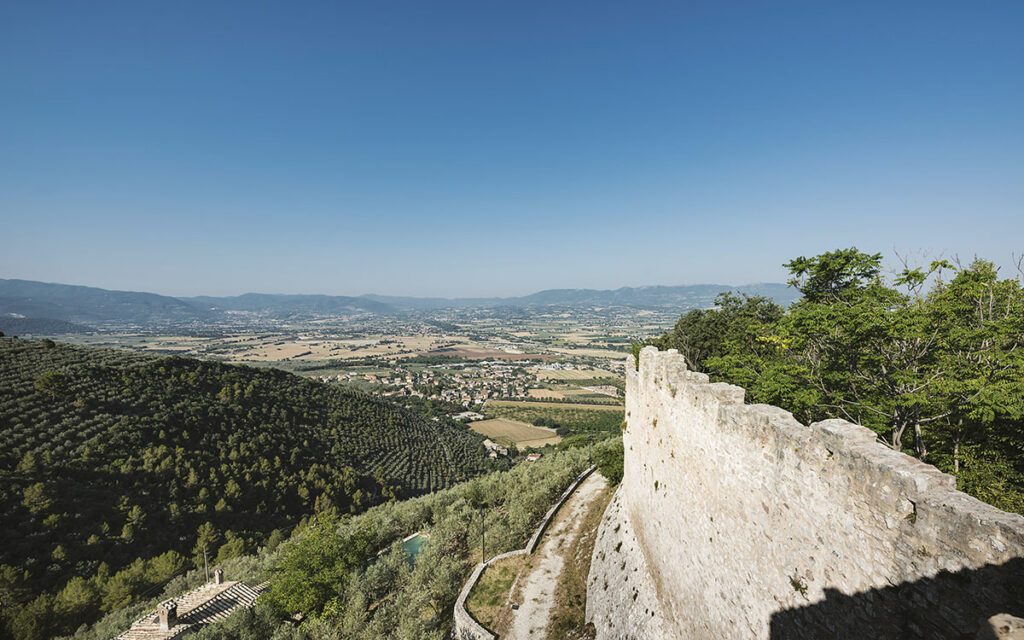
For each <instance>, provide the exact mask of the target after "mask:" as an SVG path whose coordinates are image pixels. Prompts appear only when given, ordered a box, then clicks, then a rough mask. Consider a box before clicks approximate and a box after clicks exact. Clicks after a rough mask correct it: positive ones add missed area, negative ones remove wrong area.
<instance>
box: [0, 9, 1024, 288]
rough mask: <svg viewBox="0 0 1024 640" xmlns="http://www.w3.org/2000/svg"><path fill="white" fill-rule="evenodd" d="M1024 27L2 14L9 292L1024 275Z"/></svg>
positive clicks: (1, 155)
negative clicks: (994, 265)
mask: <svg viewBox="0 0 1024 640" xmlns="http://www.w3.org/2000/svg"><path fill="white" fill-rule="evenodd" d="M1021 33H1024V3H1021V2H1019V1H1017V0H1014V1H1007V2H998V1H991V2H956V3H949V2H934V1H932V2H877V3H875V2H856V3H833V2H820V1H819V2H803V3H790V2H756V3H755V2H750V3H747V2H729V3H723V2H706V3H703V2H701V3H696V2H671V3H660V2H630V3H627V2H601V1H587V2H578V3H575V2H528V1H525V0H522V1H518V2H491V1H483V0H475V1H473V2H445V1H440V0H439V1H436V2H423V1H422V0H420V1H415V2H406V1H404V0H391V1H387V2H359V3H354V2H324V3H306V2H279V3H259V2H245V3H234V4H232V3H209V2H197V3H186V2H139V1H132V2H124V3H114V2H96V3H84V2H68V3H57V2H10V1H7V0H3V1H0V277H15V278H26V279H33V280H46V281H56V282H67V283H73V284H87V285H93V286H101V287H107V288H119V289H135V290H147V291H156V292H159V293H167V294H172V295H191V294H213V295H219V294H236V293H243V292H246V291H264V292H288V293H299V292H307V293H309V292H316V293H334V294H360V293H366V292H375V293H387V294H406V295H446V296H459V295H516V294H524V293H530V292H532V291H535V290H538V289H544V288H555V287H593V288H616V287H620V286H626V285H644V284H683V283H698V282H715V283H730V284H739V283H746V282H756V281H778V280H782V279H783V278H784V277H785V273H784V270H783V269H782V267H781V263H783V262H785V261H786V260H788V259H790V258H792V257H794V256H797V255H801V254H803V255H811V254H814V253H818V252H820V251H824V250H828V249H833V248H836V247H842V246H850V245H856V246H858V247H860V248H861V249H864V250H871V251H882V252H884V253H886V255H887V256H889V257H892V252H893V249H894V248H895V249H897V250H899V251H901V252H909V253H918V254H919V253H921V252H927V253H930V254H932V255H935V254H940V253H941V254H944V255H947V256H948V255H952V254H958V255H960V256H961V257H963V258H969V257H970V256H972V255H974V254H979V255H982V256H985V257H989V258H991V259H994V260H996V261H997V262H998V263H1000V264H1003V265H1005V266H1006V268H1009V266H1010V262H1011V260H1010V256H1011V253H1013V252H1016V253H1017V254H1018V255H1019V254H1021V253H1024V37H1021Z"/></svg>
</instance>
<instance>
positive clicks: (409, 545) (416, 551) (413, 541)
mask: <svg viewBox="0 0 1024 640" xmlns="http://www.w3.org/2000/svg"><path fill="white" fill-rule="evenodd" d="M426 544H427V536H425V535H424V534H422V533H415V534H413V535H411V536H409V537H408V538H406V539H405V540H403V541H402V548H403V549H405V552H406V553H407V554H409V564H410V565H413V564H416V556H418V555H420V551H422V550H423V547H424V546H425V545H426Z"/></svg>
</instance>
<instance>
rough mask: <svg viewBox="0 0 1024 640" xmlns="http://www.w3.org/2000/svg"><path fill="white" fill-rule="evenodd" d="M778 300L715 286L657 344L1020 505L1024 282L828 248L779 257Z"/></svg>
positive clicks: (807, 416) (988, 267)
mask: <svg viewBox="0 0 1024 640" xmlns="http://www.w3.org/2000/svg"><path fill="white" fill-rule="evenodd" d="M786 267H787V268H788V269H789V272H790V275H791V278H790V280H789V282H790V284H791V285H792V286H793V287H795V288H796V289H797V290H799V291H800V293H801V294H803V298H802V299H801V300H800V301H798V302H796V303H794V304H793V305H792V306H790V307H789V308H788V309H783V308H781V307H779V306H778V305H776V304H774V303H773V302H771V301H770V300H767V299H765V298H758V297H744V296H735V295H729V294H723V295H722V296H720V297H719V298H718V306H717V308H715V309H710V310H703V311H691V312H689V313H687V314H685V315H683V316H682V317H681V318H680V319H679V322H678V323H677V324H676V326H675V327H674V328H673V329H672V330H671V331H669V332H667V333H665V334H664V335H663V336H662V337H661V338H660V339H658V340H656V341H655V343H656V345H657V346H659V347H660V348H663V349H665V348H675V349H678V350H679V351H680V353H681V354H682V355H683V356H684V357H685V358H686V361H687V364H688V366H689V367H691V368H692V369H695V370H698V371H704V372H707V373H708V374H709V375H710V376H711V378H712V379H713V380H718V381H726V382H731V383H733V384H737V385H740V386H742V387H744V388H745V389H746V390H747V399H748V400H749V401H750V402H764V403H769V404H775V405H778V406H781V407H784V408H786V409H789V410H790V411H792V412H793V414H794V415H795V416H796V417H797V418H798V419H799V420H801V421H803V422H805V423H809V422H813V421H816V420H821V419H824V418H830V417H839V418H846V419H848V420H851V421H853V422H857V423H859V424H863V425H865V426H868V427H870V428H871V429H873V430H874V431H876V432H877V433H878V434H879V435H880V437H881V438H883V439H884V441H885V442H887V443H888V444H889V445H890V446H891V447H893V448H894V449H897V450H902V451H906V452H908V453H910V454H912V455H915V456H917V457H918V458H920V459H922V460H925V461H927V462H929V463H931V464H934V465H936V466H938V467H939V468H940V469H942V470H943V471H946V472H948V473H952V474H954V475H956V477H957V483H958V486H959V488H960V489H961V490H963V491H966V492H968V493H970V494H972V495H975V496H977V497H978V498H980V499H982V500H985V501H987V502H989V503H991V504H993V505H995V506H997V507H1000V508H1002V509H1005V510H1009V511H1016V512H1018V513H1024V289H1022V286H1021V282H1020V280H1019V279H1017V278H1001V277H1000V275H999V272H998V270H997V269H996V267H995V266H994V265H993V264H992V263H991V262H988V261H985V260H980V259H976V260H974V261H973V262H972V263H970V264H969V265H966V266H964V265H956V264H953V263H951V262H949V261H945V260H941V261H935V262H932V263H931V264H930V265H928V267H927V268H915V267H910V266H905V268H903V269H902V270H901V271H900V272H899V273H897V274H896V275H895V277H893V278H891V279H886V278H885V277H883V275H882V256H881V254H866V253H863V252H861V251H858V250H857V249H856V248H850V249H840V250H837V251H832V252H828V253H823V254H821V255H818V256H814V257H811V258H805V257H800V258H796V259H795V260H792V261H790V262H789V263H787V264H786Z"/></svg>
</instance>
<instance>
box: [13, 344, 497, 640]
mask: <svg viewBox="0 0 1024 640" xmlns="http://www.w3.org/2000/svg"><path fill="white" fill-rule="evenodd" d="M489 464H490V462H489V461H488V460H487V459H486V457H485V455H484V449H483V447H482V445H481V444H480V438H479V437H478V436H476V435H475V434H472V433H471V432H469V431H468V430H467V429H466V428H465V427H464V426H462V425H459V424H457V423H453V422H449V421H447V420H440V421H433V420H429V419H426V418H424V417H422V416H419V415H417V414H415V413H413V412H410V411H409V410H407V409H403V408H400V407H397V406H395V405H392V404H389V403H387V402H384V401H382V400H378V399H375V398H373V397H371V396H367V395H363V394H360V393H357V392H352V391H348V390H345V389H343V388H339V387H331V386H327V385H322V384H320V383H317V382H313V381H310V380H306V379H303V378H299V377H297V376H294V375H291V374H288V373H285V372H282V371H277V370H273V369H254V368H248V367H239V366H230V365H224V364H219V363H212V362H204V361H199V360H192V359H184V358H173V357H172V358H149V357H145V356H140V355H137V354H131V353H126V352H121V351H114V350H104V349H93V348H85V347H73V346H69V345H63V344H59V343H54V342H51V341H49V340H39V341H33V342H29V341H25V340H19V339H12V338H0V513H2V516H0V517H2V521H0V565H2V566H0V600H2V605H3V612H4V617H5V622H6V625H7V626H8V628H9V629H10V630H11V631H12V632H13V633H14V634H15V637H18V638H38V637H46V636H47V635H49V634H53V633H58V632H69V631H72V630H74V629H75V628H76V627H77V626H78V625H79V624H80V623H82V622H86V621H88V620H90V619H93V618H94V617H95V616H96V615H98V614H99V612H100V611H103V610H112V609H115V608H118V607H121V606H124V605H125V604H128V603H129V602H131V601H132V600H133V599H134V598H135V597H137V595H138V594H140V593H141V592H143V591H145V590H147V589H150V588H152V587H154V586H156V585H159V584H161V583H162V582H163V581H165V580H167V579H168V578H170V577H171V576H172V575H174V574H176V573H178V572H179V571H181V570H182V569H183V568H186V567H187V566H189V565H193V564H196V563H198V564H199V565H201V564H202V559H203V551H204V549H205V550H206V551H207V553H208V555H209V557H210V560H211V562H213V561H217V560H218V559H219V560H223V559H226V558H229V557H231V556H235V555H239V554H242V553H245V552H246V551H247V550H248V549H251V548H253V547H254V546H255V545H256V544H258V543H260V542H262V541H263V540H264V538H266V536H268V535H269V534H270V533H271V532H272V531H273V530H275V529H287V528H289V527H290V526H292V525H293V524H294V523H296V522H297V521H298V520H299V518H301V517H302V516H303V515H304V514H310V513H321V514H344V513H350V512H358V511H362V510H363V509H365V508H366V507H369V506H371V505H373V504H376V503H380V502H382V501H386V500H388V499H391V498H398V497H403V496H408V495H415V494H420V493H423V492H427V491H431V490H434V489H439V488H444V487H448V486H451V485H452V484H454V483H455V482H456V481H457V480H463V479H466V478H467V477H471V476H473V475H476V474H478V473H480V472H482V471H484V470H486V469H488V468H489V466H488V465H489Z"/></svg>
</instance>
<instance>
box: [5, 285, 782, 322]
mask: <svg viewBox="0 0 1024 640" xmlns="http://www.w3.org/2000/svg"><path fill="white" fill-rule="evenodd" d="M722 291H735V292H739V293H746V294H749V295H761V296H765V297H768V298H772V299H774V300H775V301H776V302H778V303H779V304H783V305H788V304H790V303H791V302H793V301H794V300H796V299H797V298H798V297H799V294H798V293H797V292H796V291H795V290H793V289H792V288H790V287H788V286H786V285H784V284H781V283H774V282H768V283H761V284H751V285H743V286H739V287H734V286H731V285H720V284H695V285H681V286H674V287H673V286H652V287H622V288H621V289H612V290H604V289H548V290H545V291H539V292H537V293H533V294H530V295H528V296H518V297H510V298H414V297H402V296H380V295H373V294H367V295H363V296H358V297H353V296H326V295H291V294H267V293H246V294H244V295H240V296H228V297H214V296H196V297H191V298H174V297H171V296H162V295H159V294H155V293H143V292H136V291H112V290H108V289H99V288H96V287H82V286H76V285H66V284H52V283H46V282H35V281H32V280H4V279H0V319H3V318H7V319H8V323H9V324H10V321H11V320H13V319H17V320H19V322H18V323H17V326H18V327H20V328H21V330H22V332H25V333H29V332H31V331H30V330H29V328H30V327H31V326H42V325H40V322H41V321H44V320H45V321H46V322H45V323H44V324H48V326H49V327H51V328H55V329H62V330H61V331H60V332H69V331H72V332H73V331H74V330H76V329H77V327H75V326H71V325H61V324H55V323H60V322H63V323H77V324H81V325H93V326H98V327H103V326H109V325H118V326H126V325H127V326H139V327H149V326H187V325H201V324H205V323H210V322H215V321H217V320H219V319H222V318H224V317H226V315H227V314H229V313H231V312H235V313H239V312H245V313H250V314H256V315H259V316H263V317H266V318H279V319H286V318H302V317H309V316H322V315H352V314H366V313H370V314H378V315H387V314H393V313H403V312H414V311H431V310H438V309H470V308H496V307H546V306H560V307H612V306H621V307H633V308H637V309H677V310H679V311H680V312H682V311H685V310H687V309H695V308H702V307H708V306H710V305H711V304H713V302H714V299H715V296H717V295H718V294H719V293H720V292H722ZM30 321H31V322H30ZM12 328H13V327H12ZM0 330H3V329H0ZM38 332H39V333H43V332H44V331H38Z"/></svg>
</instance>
